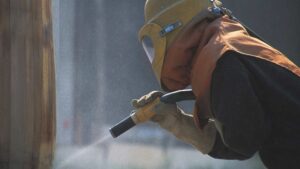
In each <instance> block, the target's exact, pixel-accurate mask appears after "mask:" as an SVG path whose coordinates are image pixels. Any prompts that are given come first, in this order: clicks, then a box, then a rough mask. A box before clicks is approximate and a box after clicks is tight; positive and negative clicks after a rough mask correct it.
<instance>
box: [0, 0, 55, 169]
mask: <svg viewBox="0 0 300 169" xmlns="http://www.w3.org/2000/svg"><path fill="white" fill-rule="evenodd" d="M55 125H56V124H55V74H54V54H53V40H52V18H51V0H1V1H0V168H1V169H50V168H51V167H52V164H51V163H52V159H53V154H54V153H53V151H54V145H55V144H54V141H55Z"/></svg>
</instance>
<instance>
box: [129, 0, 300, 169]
mask: <svg viewBox="0 0 300 169" xmlns="http://www.w3.org/2000/svg"><path fill="white" fill-rule="evenodd" d="M139 37H140V40H141V42H142V45H143V47H144V49H145V51H146V54H147V56H148V58H149V60H150V62H151V64H152V68H153V70H154V73H155V76H156V78H157V80H158V81H159V83H160V85H161V87H162V89H163V90H165V91H175V90H179V89H184V88H186V87H188V86H190V87H191V88H192V91H193V93H194V95H195V96H196V101H195V106H194V111H193V113H192V114H188V113H185V112H184V111H183V110H181V109H180V108H179V107H178V106H177V105H176V104H164V103H159V104H157V105H156V106H155V107H154V108H153V110H152V111H154V112H155V115H154V116H153V117H152V118H151V120H152V121H153V122H156V123H158V124H159V125H160V126H161V127H162V128H164V129H166V130H168V131H169V132H171V133H173V134H174V135H175V136H176V137H177V138H178V139H180V140H182V141H184V142H187V143H189V144H191V145H193V146H194V147H195V148H196V149H198V150H199V151H201V152H202V153H203V154H208V155H209V156H211V157H213V158H217V159H238V160H244V159H248V158H250V157H252V156H253V155H254V154H255V153H256V152H258V153H259V156H260V158H261V160H262V162H263V163H264V164H265V166H266V167H268V168H272V169H273V168H299V167H300V69H299V67H297V66H296V65H295V64H294V63H293V62H292V61H290V60H289V59H288V58H287V57H286V56H285V55H284V54H282V53H281V52H279V51H278V50H276V49H274V48H273V47H272V46H270V45H269V44H267V43H265V42H264V41H262V40H261V39H259V38H258V37H256V36H255V34H253V32H251V31H250V30H248V29H246V28H245V27H244V26H243V25H242V24H241V23H240V22H239V21H237V19H236V18H235V17H234V16H232V14H231V13H230V11H229V10H227V9H226V8H224V7H223V6H222V3H221V2H220V1H217V0H147V1H146V4H145V25H144V26H143V27H142V28H141V30H140V32H139ZM160 96H162V92H160V91H153V92H150V93H149V94H147V95H145V96H142V97H141V98H140V99H135V100H133V101H132V104H133V106H135V107H136V108H141V107H143V106H145V105H146V104H148V103H151V102H152V101H153V100H155V99H156V98H158V97H160Z"/></svg>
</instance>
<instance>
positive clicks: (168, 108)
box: [132, 91, 216, 154]
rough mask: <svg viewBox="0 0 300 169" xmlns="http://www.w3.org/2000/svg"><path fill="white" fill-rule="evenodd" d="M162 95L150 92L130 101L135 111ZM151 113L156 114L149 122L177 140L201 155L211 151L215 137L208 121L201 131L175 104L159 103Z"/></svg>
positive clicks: (211, 124) (157, 92)
mask: <svg viewBox="0 0 300 169" xmlns="http://www.w3.org/2000/svg"><path fill="white" fill-rule="evenodd" d="M162 95H163V93H162V92H159V91H152V92H150V93H149V94H147V95H144V96H142V97H141V98H139V99H134V100H132V105H133V106H134V107H135V108H137V109H138V108H142V107H143V106H145V105H147V104H148V103H151V102H152V101H154V100H155V99H156V98H158V97H161V96H162ZM152 111H153V112H155V113H156V114H155V115H154V116H153V117H152V118H151V121H153V122H155V123H157V124H159V126H160V127H161V128H163V129H165V130H167V131H169V132H171V133H172V134H173V135H175V136H176V137H177V138H178V139H179V140H182V141H184V142H186V143H188V144H191V145H193V146H194V147H196V148H197V149H198V150H199V151H201V152H202V153H203V154H207V153H209V152H210V151H211V149H212V147H213V146H214V143H215V137H216V128H215V124H214V122H212V121H210V122H208V124H207V125H206V126H205V127H204V128H203V129H199V128H198V127H196V125H195V123H194V119H193V116H192V115H190V114H186V113H184V111H183V110H181V109H180V108H179V107H178V106H177V105H176V104H165V103H162V102H159V103H158V104H157V105H156V106H154V107H153V109H152Z"/></svg>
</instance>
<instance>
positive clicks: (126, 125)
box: [109, 89, 195, 138]
mask: <svg viewBox="0 0 300 169" xmlns="http://www.w3.org/2000/svg"><path fill="white" fill-rule="evenodd" d="M194 99H195V95H194V94H193V92H192V90H191V89H186V90H178V91H175V92H171V93H167V94H165V95H163V96H162V97H161V98H160V99H158V100H157V101H158V102H159V101H161V102H164V103H176V102H179V101H183V100H194ZM153 104H156V103H155V102H154V103H153ZM151 106H152V105H148V107H146V108H145V109H148V108H151ZM141 111H144V110H141ZM138 114H141V113H138ZM148 115H149V114H147V115H146V116H140V118H138V120H134V119H133V116H132V115H130V116H128V117H126V118H125V119H124V120H122V121H120V122H119V123H118V124H116V125H115V126H114V127H112V128H110V129H109V131H110V133H111V135H112V136H113V138H116V137H118V136H119V135H121V134H123V133H124V132H126V131H127V130H129V129H130V128H132V127H133V126H135V125H136V123H139V122H143V121H144V120H145V119H149V117H148Z"/></svg>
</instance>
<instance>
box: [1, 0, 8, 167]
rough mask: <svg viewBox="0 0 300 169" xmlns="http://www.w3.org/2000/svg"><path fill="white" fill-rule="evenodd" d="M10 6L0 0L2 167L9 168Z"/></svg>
mask: <svg viewBox="0 0 300 169" xmlns="http://www.w3.org/2000/svg"><path fill="white" fill-rule="evenodd" d="M9 13H10V8H9V3H8V2H7V1H0V133H1V137H0V168H2V169H8V167H9V166H8V162H9V156H8V154H9V137H10V132H9V131H10V127H9V126H10V114H9V112H10V104H9V100H10V92H9V91H10V17H9Z"/></svg>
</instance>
